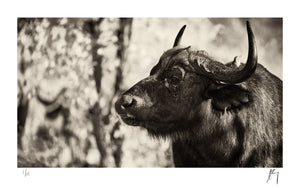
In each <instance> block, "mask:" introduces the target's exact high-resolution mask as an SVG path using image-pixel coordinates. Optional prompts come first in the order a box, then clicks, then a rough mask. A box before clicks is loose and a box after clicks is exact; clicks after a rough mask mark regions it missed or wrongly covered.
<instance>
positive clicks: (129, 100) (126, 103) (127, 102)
mask: <svg viewBox="0 0 300 188" xmlns="http://www.w3.org/2000/svg"><path fill="white" fill-rule="evenodd" d="M135 104H136V100H135V99H134V98H133V97H132V96H130V95H123V97H122V103H121V106H122V108H124V109H126V108H130V107H132V106H134V105H135Z"/></svg>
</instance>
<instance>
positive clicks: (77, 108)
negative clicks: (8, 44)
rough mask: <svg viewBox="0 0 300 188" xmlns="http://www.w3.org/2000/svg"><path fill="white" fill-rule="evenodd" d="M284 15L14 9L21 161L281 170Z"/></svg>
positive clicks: (20, 165)
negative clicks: (55, 13) (22, 13)
mask: <svg viewBox="0 0 300 188" xmlns="http://www.w3.org/2000/svg"><path fill="white" fill-rule="evenodd" d="M283 22H284V21H283V18H282V17H268V18H263V17H249V18H248V17H241V18H238V17H234V18H228V17H226V18H225V17H223V18H222V17H220V18H216V17H213V18H211V17H172V18H171V17H93V18H92V17H90V18H88V17H82V18H74V17H57V18H54V17H30V18H29V17H18V18H17V88H18V90H17V95H18V99H17V105H18V106H17V136H16V139H17V161H16V164H17V167H18V168H36V167H44V168H47V167H55V168H61V167H62V168H66V167H80V168H82V167H83V168H89V167H93V168H140V167H141V168H154V167H155V168H182V167H184V168H186V167H194V168H215V167H217V168H225V167H230V168H236V167H238V168H245V167H246V168H249V167H250V168H257V167H258V168H282V167H284V164H283V157H284V155H283V149H284V147H283V140H284V139H283V112H282V108H283V103H282V102H283V100H282V93H283V86H282V84H283V81H282V77H283Z"/></svg>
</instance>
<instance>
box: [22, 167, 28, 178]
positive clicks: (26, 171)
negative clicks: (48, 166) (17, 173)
mask: <svg viewBox="0 0 300 188" xmlns="http://www.w3.org/2000/svg"><path fill="white" fill-rule="evenodd" d="M22 173H23V175H24V177H25V178H26V177H28V176H30V172H29V171H28V170H27V169H24V170H23V171H22Z"/></svg>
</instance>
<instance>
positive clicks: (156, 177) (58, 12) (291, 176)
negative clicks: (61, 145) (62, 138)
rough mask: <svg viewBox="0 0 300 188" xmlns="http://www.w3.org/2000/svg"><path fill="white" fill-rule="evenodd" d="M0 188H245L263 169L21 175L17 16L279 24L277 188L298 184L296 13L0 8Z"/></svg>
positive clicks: (144, 6)
mask: <svg viewBox="0 0 300 188" xmlns="http://www.w3.org/2000/svg"><path fill="white" fill-rule="evenodd" d="M0 7H1V11H0V12H1V22H0V25H1V34H0V37H1V40H0V41H1V45H0V48H1V50H0V54H1V56H0V57H1V58H0V60H1V65H2V67H1V68H0V70H1V73H0V75H1V79H0V80H1V83H0V84H1V85H0V86H1V97H0V99H1V112H0V114H1V121H0V122H1V125H0V126H1V131H0V138H1V142H0V149H1V160H0V162H1V163H2V164H1V167H0V179H1V181H0V184H1V185H0V186H1V187H15V186H16V187H57V186H58V187H62V186H64V187H74V186H75V187H89V186H96V187H124V186H125V187H127V186H128V187H129V186H130V187H152V188H153V187H204V186H207V187H215V186H222V187H223V186H225V187H227V186H230V187H240V186H243V187H253V186H259V187H260V186H264V185H265V186H272V185H273V182H272V183H270V184H266V180H267V176H268V172H269V169H224V168H222V169H147V168H146V169H28V170H29V172H30V176H29V177H27V178H25V177H24V175H23V173H22V171H23V169H18V168H17V167H16V166H17V163H16V161H17V140H16V133H17V127H16V125H17V121H16V106H17V104H16V93H17V91H16V90H17V82H16V78H17V66H16V65H17V63H16V62H17V45H16V44H17V29H16V28H17V17H28V16H29V17H49V16H50V17H103V16H104V17H131V16H134V17H283V18H284V19H283V28H284V36H283V67H284V71H283V85H284V86H283V88H284V95H283V96H284V121H283V122H284V146H283V149H284V155H283V157H284V168H282V169H277V170H278V171H279V172H280V177H279V185H275V184H274V185H275V186H276V187H287V186H288V185H292V186H293V187H297V185H299V184H300V183H299V181H298V179H299V178H298V174H297V170H298V167H299V159H300V157H299V139H298V138H299V137H300V136H299V132H300V131H299V126H300V125H299V120H298V117H299V115H298V112H299V110H298V109H299V100H298V96H299V93H298V88H299V86H298V85H299V83H298V75H299V73H298V72H299V70H300V69H299V64H300V62H299V50H300V48H299V44H300V43H299V37H298V35H299V33H300V30H299V20H298V19H299V6H298V5H297V4H296V2H295V3H293V2H291V1H275V0H273V1H261V0H251V1H247V2H244V1H233V0H230V1H228V0H226V1H215V0H209V1H202V2H201V1H190V0H185V1H179V0H178V1H175V0H167V1H163V0H159V1H158V0H152V1H141V0H134V1H132V0H128V1H124V0H123V1H122V0H119V1H116V0H110V1H102V2H101V1H90V0H85V1H75V0H73V1H62V0H51V1H41V0H29V1H28V0H26V1H25V0H23V1H21V0H20V1H7V2H5V1H2V2H1V5H0Z"/></svg>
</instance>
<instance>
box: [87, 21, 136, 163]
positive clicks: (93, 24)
mask: <svg viewBox="0 0 300 188" xmlns="http://www.w3.org/2000/svg"><path fill="white" fill-rule="evenodd" d="M102 21H103V19H98V20H91V21H88V22H86V29H87V30H88V31H89V32H90V33H91V40H92V50H91V51H92V56H93V62H94V79H95V83H96V90H97V93H98V97H99V101H101V100H102V98H104V96H103V95H101V80H102V73H103V68H105V66H111V65H108V64H105V65H103V59H117V61H110V62H108V63H109V64H112V63H115V65H113V67H116V68H115V70H113V71H115V73H112V74H114V75H115V78H114V79H115V80H112V83H113V82H114V83H115V84H114V91H113V95H112V96H110V98H109V99H108V98H104V99H105V101H106V102H108V104H107V109H108V112H106V113H102V111H101V108H100V104H99V102H96V103H95V105H94V106H93V107H92V109H91V110H90V112H91V120H92V123H93V128H94V135H95V138H96V142H97V147H98V149H99V152H100V154H101V159H100V164H99V166H101V167H107V166H112V164H111V161H110V160H109V159H108V158H109V157H112V158H113V159H114V166H116V167H120V165H121V163H120V162H121V156H122V150H121V148H122V143H123V139H124V138H123V137H122V136H115V132H117V131H118V130H119V125H120V123H119V122H116V123H115V124H114V125H113V127H112V128H110V129H109V134H108V135H109V140H106V139H105V138H106V137H105V135H106V134H105V127H104V126H105V125H109V124H110V116H111V111H112V108H113V102H114V100H113V99H114V98H115V97H116V96H117V95H118V94H119V92H120V84H121V83H122V80H123V75H122V72H123V64H124V62H125V61H126V50H127V48H128V46H129V41H130V36H131V26H132V19H131V18H121V19H119V23H118V25H119V26H118V27H116V28H115V31H112V32H113V33H115V34H116V35H117V41H114V40H112V41H111V42H112V43H114V45H113V44H107V45H106V44H102V43H101V40H100V41H99V42H97V41H98V39H99V37H100V35H101V34H102V33H101V29H102V28H101V23H102ZM100 38H101V37H100ZM108 45H110V46H114V48H116V49H115V51H116V53H115V57H105V55H104V54H101V53H99V52H101V48H105V47H107V46H108ZM108 153H109V154H108ZM108 155H112V156H108Z"/></svg>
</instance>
